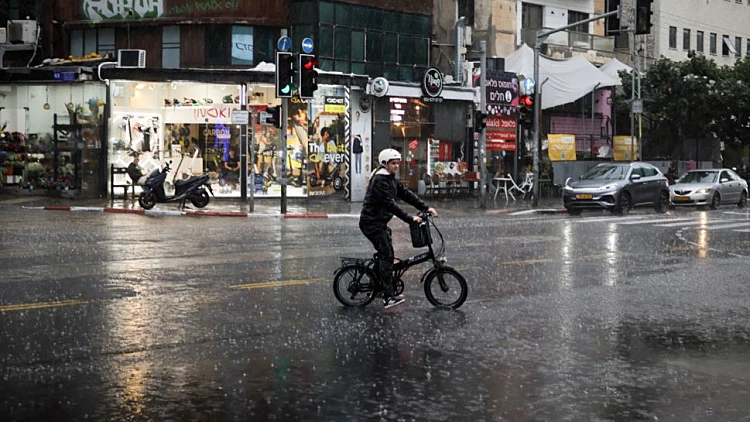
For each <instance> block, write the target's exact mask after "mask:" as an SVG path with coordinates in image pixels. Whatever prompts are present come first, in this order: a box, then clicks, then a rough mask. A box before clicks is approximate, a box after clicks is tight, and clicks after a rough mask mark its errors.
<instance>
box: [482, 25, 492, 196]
mask: <svg viewBox="0 0 750 422" xmlns="http://www.w3.org/2000/svg"><path fill="white" fill-rule="evenodd" d="M479 50H480V51H481V53H482V56H481V59H480V60H481V61H480V62H479V66H480V71H481V74H480V75H479V86H480V88H479V98H480V102H479V109H480V111H481V113H482V115H483V116H484V114H485V113H487V89H486V87H487V41H486V40H480V41H479ZM486 172H487V128H486V127H484V128H482V133H481V134H480V136H479V180H480V181H481V182H480V183H479V195H480V197H481V198H482V199H481V200H480V201H479V203H480V206H481V207H482V208H483V209H484V208H487V186H485V184H484V180H485V173H486ZM490 183H491V182H490Z"/></svg>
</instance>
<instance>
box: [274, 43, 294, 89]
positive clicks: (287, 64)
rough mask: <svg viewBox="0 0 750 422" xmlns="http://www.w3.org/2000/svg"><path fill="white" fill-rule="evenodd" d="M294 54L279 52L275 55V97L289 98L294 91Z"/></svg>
mask: <svg viewBox="0 0 750 422" xmlns="http://www.w3.org/2000/svg"><path fill="white" fill-rule="evenodd" d="M294 79H295V78H294V54H292V53H289V52H286V51H279V52H277V53H276V97H277V98H290V97H291V96H292V91H294V89H295V86H294Z"/></svg>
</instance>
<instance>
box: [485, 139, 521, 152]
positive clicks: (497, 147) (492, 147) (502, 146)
mask: <svg viewBox="0 0 750 422" xmlns="http://www.w3.org/2000/svg"><path fill="white" fill-rule="evenodd" d="M487 151H509V152H515V151H516V143H515V142H501V141H490V140H488V141H487Z"/></svg>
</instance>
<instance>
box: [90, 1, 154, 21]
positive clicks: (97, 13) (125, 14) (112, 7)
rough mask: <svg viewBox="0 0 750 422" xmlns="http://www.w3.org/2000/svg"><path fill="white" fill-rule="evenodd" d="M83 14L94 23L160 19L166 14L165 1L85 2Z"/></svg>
mask: <svg viewBox="0 0 750 422" xmlns="http://www.w3.org/2000/svg"><path fill="white" fill-rule="evenodd" d="M83 13H84V14H85V15H86V17H87V18H88V19H89V20H91V21H92V22H101V21H103V20H109V19H142V18H158V17H161V16H162V15H163V14H164V0H83Z"/></svg>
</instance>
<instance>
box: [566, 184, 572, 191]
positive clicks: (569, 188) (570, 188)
mask: <svg viewBox="0 0 750 422" xmlns="http://www.w3.org/2000/svg"><path fill="white" fill-rule="evenodd" d="M565 190H573V188H572V187H571V186H568V185H565Z"/></svg>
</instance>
